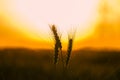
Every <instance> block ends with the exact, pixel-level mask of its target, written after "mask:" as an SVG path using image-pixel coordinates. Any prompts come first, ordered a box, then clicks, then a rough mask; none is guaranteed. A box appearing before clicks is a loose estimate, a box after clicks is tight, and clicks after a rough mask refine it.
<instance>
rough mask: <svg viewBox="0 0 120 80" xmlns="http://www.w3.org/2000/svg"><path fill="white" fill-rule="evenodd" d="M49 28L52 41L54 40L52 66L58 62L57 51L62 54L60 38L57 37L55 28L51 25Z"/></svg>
mask: <svg viewBox="0 0 120 80" xmlns="http://www.w3.org/2000/svg"><path fill="white" fill-rule="evenodd" d="M50 28H51V31H52V33H53V35H54V39H55V47H54V64H56V63H57V61H58V53H59V51H61V52H62V44H61V41H60V37H59V35H58V32H57V29H56V26H55V25H52V26H51V27H50ZM61 54H62V53H61Z"/></svg>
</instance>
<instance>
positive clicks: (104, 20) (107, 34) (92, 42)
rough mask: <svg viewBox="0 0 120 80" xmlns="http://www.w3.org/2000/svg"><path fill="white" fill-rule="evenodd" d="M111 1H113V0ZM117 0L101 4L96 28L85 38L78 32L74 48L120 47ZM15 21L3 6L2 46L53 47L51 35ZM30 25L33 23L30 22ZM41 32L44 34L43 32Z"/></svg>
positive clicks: (0, 17) (0, 14)
mask: <svg viewBox="0 0 120 80" xmlns="http://www.w3.org/2000/svg"><path fill="white" fill-rule="evenodd" d="M106 1H107V0H106ZM109 1H111V2H112V1H113V0H109ZM115 1H116V2H115ZM115 1H113V2H114V3H113V2H112V3H111V4H107V6H104V5H101V6H100V7H99V10H98V11H99V14H100V15H99V19H97V21H96V23H95V25H94V26H95V27H94V29H91V30H92V33H91V34H89V35H87V36H84V35H83V36H84V38H83V39H82V38H79V35H78V34H77V37H76V38H77V40H76V41H75V42H74V49H80V48H84V47H93V48H110V49H111V48H112V49H120V27H119V26H120V22H119V21H120V16H119V14H120V8H119V7H120V6H119V3H120V2H119V1H118V0H115ZM118 2H119V3H118ZM115 4H116V5H115ZM117 4H118V5H117ZM4 6H5V5H4ZM13 22H15V21H13ZM13 22H12V18H10V17H9V15H8V14H7V13H5V12H4V8H3V9H2V11H1V12H0V47H1V48H6V47H25V48H34V49H38V48H40V49H41V48H43V49H46V48H47V49H49V48H53V41H52V38H51V36H47V38H44V37H41V36H40V35H37V36H36V33H35V32H33V33H30V31H31V30H32V29H30V30H28V32H27V31H26V28H25V27H22V28H20V26H26V24H22V25H20V24H19V22H17V23H13ZM27 26H28V25H27ZM29 26H33V25H31V24H30V25H29ZM16 27H17V28H16ZM91 28H92V27H91ZM63 29H64V28H63ZM93 30H94V31H93ZM78 32H79V31H78ZM86 33H87V32H86ZM41 34H42V35H44V33H43V32H42V33H41ZM48 34H49V33H48ZM39 36H40V38H39ZM44 36H46V35H44ZM80 36H81V35H80ZM66 39H67V38H66ZM63 46H64V47H63V48H64V49H66V48H67V43H64V44H63Z"/></svg>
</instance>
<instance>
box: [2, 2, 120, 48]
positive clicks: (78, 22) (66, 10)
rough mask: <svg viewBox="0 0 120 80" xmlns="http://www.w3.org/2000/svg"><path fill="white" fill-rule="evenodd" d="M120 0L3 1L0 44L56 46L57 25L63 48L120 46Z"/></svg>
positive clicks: (12, 45)
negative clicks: (69, 42) (69, 44)
mask: <svg viewBox="0 0 120 80" xmlns="http://www.w3.org/2000/svg"><path fill="white" fill-rule="evenodd" d="M119 21H120V0H104V1H103V0H0V47H1V48H7V47H10V48H11V47H23V48H32V49H49V48H53V46H54V45H53V44H54V42H53V38H52V34H51V31H50V28H49V24H56V26H57V28H58V31H59V33H61V35H62V37H61V40H62V43H63V46H64V47H63V48H64V49H66V48H67V39H68V34H69V33H70V32H74V31H75V30H76V35H75V41H74V49H80V48H84V47H91V48H99V49H100V48H108V49H120V27H119V26H120V22H119Z"/></svg>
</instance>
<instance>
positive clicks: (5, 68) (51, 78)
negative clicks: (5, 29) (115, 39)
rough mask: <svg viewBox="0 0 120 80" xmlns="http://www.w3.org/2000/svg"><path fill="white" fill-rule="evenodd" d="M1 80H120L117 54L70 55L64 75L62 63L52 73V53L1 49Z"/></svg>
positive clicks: (84, 52)
mask: <svg viewBox="0 0 120 80" xmlns="http://www.w3.org/2000/svg"><path fill="white" fill-rule="evenodd" d="M64 53H65V52H64ZM65 56H66V55H65V54H64V58H65ZM60 60H61V59H60ZM0 80H120V51H116V50H106V49H104V50H94V49H91V48H84V49H81V50H76V51H73V52H72V56H71V59H70V63H69V65H68V68H66V69H64V72H63V68H62V65H61V61H59V62H58V64H57V66H56V69H55V67H54V64H53V51H52V50H30V49H24V48H17V49H1V50H0Z"/></svg>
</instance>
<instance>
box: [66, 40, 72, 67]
mask: <svg viewBox="0 0 120 80" xmlns="http://www.w3.org/2000/svg"><path fill="white" fill-rule="evenodd" d="M72 46H73V38H69V41H68V49H67V59H66V66H67V65H68V63H69V60H70V56H71V52H72Z"/></svg>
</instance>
